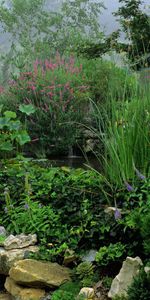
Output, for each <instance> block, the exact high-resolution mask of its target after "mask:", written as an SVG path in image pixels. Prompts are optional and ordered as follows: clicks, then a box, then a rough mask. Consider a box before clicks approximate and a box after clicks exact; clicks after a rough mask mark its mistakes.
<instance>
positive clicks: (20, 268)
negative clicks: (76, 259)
mask: <svg viewBox="0 0 150 300" xmlns="http://www.w3.org/2000/svg"><path fill="white" fill-rule="evenodd" d="M9 275H10V277H11V279H13V280H14V281H15V282H17V283H18V284H21V285H24V286H32V287H50V288H56V287H59V286H60V285H61V284H63V283H64V282H66V281H70V280H71V278H70V271H69V269H68V268H66V267H62V266H60V265H59V264H57V263H51V262H43V261H36V260H34V259H25V260H20V261H18V262H17V263H16V264H15V266H13V267H12V268H11V269H10V271H9Z"/></svg>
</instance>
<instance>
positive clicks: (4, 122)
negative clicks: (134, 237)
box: [0, 117, 10, 129]
mask: <svg viewBox="0 0 150 300" xmlns="http://www.w3.org/2000/svg"><path fill="white" fill-rule="evenodd" d="M9 120H10V119H8V118H6V117H0V129H2V128H4V127H5V126H8V125H9Z"/></svg>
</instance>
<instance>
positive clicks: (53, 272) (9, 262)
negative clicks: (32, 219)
mask: <svg viewBox="0 0 150 300" xmlns="http://www.w3.org/2000/svg"><path fill="white" fill-rule="evenodd" d="M0 235H1V236H3V237H5V239H4V241H3V242H2V243H1V247H0V274H1V275H2V274H3V275H5V276H6V281H5V284H4V287H5V289H6V291H7V292H8V293H5V294H0V300H1V299H3V300H12V299H13V300H42V299H44V298H45V295H46V292H45V289H47V288H52V289H54V288H57V287H59V286H60V285H61V284H63V283H64V282H66V281H69V280H71V279H70V271H69V269H68V268H67V267H62V266H60V265H59V264H57V263H50V262H43V261H37V260H34V259H29V258H28V257H29V254H30V253H36V252H38V251H39V248H38V246H37V245H36V243H37V236H36V234H33V235H32V234H29V235H24V234H20V235H16V236H14V235H9V236H7V233H6V231H5V229H4V228H3V227H2V226H0Z"/></svg>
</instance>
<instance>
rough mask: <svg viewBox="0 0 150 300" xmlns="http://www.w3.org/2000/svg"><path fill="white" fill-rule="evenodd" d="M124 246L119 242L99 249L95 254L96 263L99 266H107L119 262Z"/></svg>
mask: <svg viewBox="0 0 150 300" xmlns="http://www.w3.org/2000/svg"><path fill="white" fill-rule="evenodd" d="M125 248H126V246H125V245H123V244H121V243H120V242H118V243H116V244H110V245H108V246H107V247H106V246H104V247H101V248H100V249H99V251H98V252H97V254H96V258H95V259H96V262H97V263H98V265H100V266H107V265H109V263H112V262H114V261H115V262H116V261H119V260H120V259H122V257H123V255H124V253H125Z"/></svg>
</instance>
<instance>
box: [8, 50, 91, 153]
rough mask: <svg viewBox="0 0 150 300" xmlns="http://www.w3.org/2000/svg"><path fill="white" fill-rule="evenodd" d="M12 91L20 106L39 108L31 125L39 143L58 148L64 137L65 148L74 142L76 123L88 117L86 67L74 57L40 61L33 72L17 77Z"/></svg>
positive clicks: (12, 85)
mask: <svg viewBox="0 0 150 300" xmlns="http://www.w3.org/2000/svg"><path fill="white" fill-rule="evenodd" d="M10 91H11V93H12V94H13V95H15V98H17V101H18V102H19V103H20V102H23V103H25V104H33V105H34V106H35V107H36V114H34V116H33V117H32V118H30V120H29V122H28V126H29V128H30V129H31V134H32V135H34V138H38V139H39V143H40V142H42V141H44V143H45V142H46V143H47V145H48V146H50V147H51V145H52V144H53V146H55V147H57V142H58V140H59V142H60V140H61V139H62V137H64V140H65V147H68V145H70V144H71V143H73V142H74V140H75V138H76V125H75V124H76V123H77V122H79V121H80V120H81V116H82V117H83V116H84V115H86V112H87V110H88V108H87V101H88V98H89V87H88V86H87V84H86V79H85V78H84V76H83V69H82V65H81V64H80V63H76V62H75V59H74V57H69V58H68V59H63V58H61V57H60V55H59V54H58V53H57V54H56V57H55V59H53V60H52V59H49V60H48V59H46V60H44V61H40V60H36V61H35V62H34V64H33V66H32V67H31V71H26V72H25V71H22V72H21V73H20V76H19V78H17V79H16V78H15V80H14V81H13V82H12V83H11V85H10ZM35 125H36V127H35ZM68 137H70V138H68ZM67 141H68V142H67ZM60 144H61V143H60Z"/></svg>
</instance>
